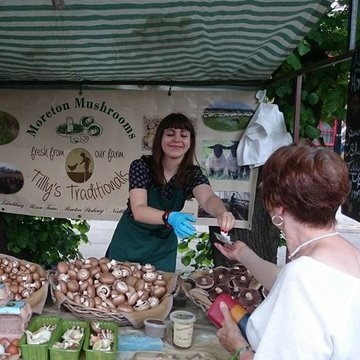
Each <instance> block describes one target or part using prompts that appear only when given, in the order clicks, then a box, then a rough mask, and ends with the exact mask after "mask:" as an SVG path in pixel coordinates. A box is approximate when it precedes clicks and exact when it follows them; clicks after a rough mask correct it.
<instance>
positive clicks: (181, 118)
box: [150, 113, 196, 187]
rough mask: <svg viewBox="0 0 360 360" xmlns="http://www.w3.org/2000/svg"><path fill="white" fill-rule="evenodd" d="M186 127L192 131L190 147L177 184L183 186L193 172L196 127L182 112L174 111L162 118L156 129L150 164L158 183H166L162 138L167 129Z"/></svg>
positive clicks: (183, 160) (183, 161) (182, 162)
mask: <svg viewBox="0 0 360 360" xmlns="http://www.w3.org/2000/svg"><path fill="white" fill-rule="evenodd" d="M169 128H172V129H185V130H188V131H189V132H190V148H189V150H188V151H187V152H186V154H185V155H184V158H183V159H182V161H181V164H180V166H179V169H178V172H177V177H176V182H175V186H176V187H183V186H184V185H185V184H186V183H187V182H188V180H189V176H190V175H191V173H192V169H193V166H194V160H195V161H196V157H195V145H196V144H195V129H194V126H193V123H192V121H191V120H190V119H189V118H188V117H187V116H185V115H184V114H181V113H172V114H169V115H167V116H166V117H165V118H164V119H162V120H161V122H160V124H159V126H158V128H157V129H156V133H155V137H154V141H153V145H152V162H151V164H150V171H151V174H152V176H153V178H154V181H155V182H156V183H158V184H161V185H162V184H164V183H165V178H164V167H163V164H162V158H163V150H162V146H161V140H162V137H163V135H164V131H165V130H166V129H169Z"/></svg>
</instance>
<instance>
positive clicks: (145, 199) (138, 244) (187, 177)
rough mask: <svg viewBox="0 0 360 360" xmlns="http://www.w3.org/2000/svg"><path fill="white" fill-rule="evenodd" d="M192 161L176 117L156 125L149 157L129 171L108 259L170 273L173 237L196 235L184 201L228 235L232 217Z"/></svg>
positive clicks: (187, 130)
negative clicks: (214, 220) (195, 204)
mask: <svg viewBox="0 0 360 360" xmlns="http://www.w3.org/2000/svg"><path fill="white" fill-rule="evenodd" d="M194 161H195V130H194V127H193V124H192V122H191V120H190V119H189V118H187V117H186V116H185V115H183V114H180V113H176V114H175V113H173V114H170V115H168V116H166V117H165V118H164V119H163V120H162V121H161V122H160V124H159V126H158V128H157V130H156V133H155V137H154V141H153V146H152V155H151V156H143V157H141V158H140V159H137V160H135V161H133V162H132V163H131V165H130V170H129V190H130V196H129V201H128V207H127V209H126V211H125V212H124V214H123V216H122V217H121V219H120V221H119V223H118V225H117V228H116V230H115V233H114V235H113V238H112V240H111V243H110V246H109V248H108V251H107V256H108V257H109V258H110V259H115V260H119V261H131V262H138V263H141V264H145V263H150V264H152V265H154V266H155V267H156V268H157V269H160V270H163V271H169V272H174V271H175V267H176V255H177V247H178V242H177V237H180V238H184V237H188V236H191V235H193V234H194V233H195V228H194V226H193V225H192V223H193V222H194V221H195V218H194V217H193V216H192V215H190V214H186V213H182V212H180V211H181V210H182V208H183V206H184V204H185V200H188V199H190V198H192V197H195V198H196V199H197V201H198V202H199V204H200V206H201V207H202V208H203V209H204V210H205V211H206V212H208V213H209V214H210V215H212V216H213V217H216V218H217V219H218V224H219V226H220V228H221V229H222V230H223V231H229V230H231V229H232V227H233V226H234V223H235V219H234V216H233V215H232V214H231V212H228V211H227V210H226V208H225V205H224V203H223V202H222V201H221V199H220V198H219V197H218V196H216V195H215V193H214V192H213V190H212V189H211V187H210V184H209V181H208V179H207V177H206V176H205V175H204V174H203V173H202V171H201V169H200V167H199V166H197V165H194Z"/></svg>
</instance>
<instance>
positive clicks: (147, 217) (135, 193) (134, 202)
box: [130, 189, 164, 225]
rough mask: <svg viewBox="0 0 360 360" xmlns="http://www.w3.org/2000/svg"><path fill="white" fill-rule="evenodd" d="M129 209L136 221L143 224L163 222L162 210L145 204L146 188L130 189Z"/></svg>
mask: <svg viewBox="0 0 360 360" xmlns="http://www.w3.org/2000/svg"><path fill="white" fill-rule="evenodd" d="M130 204H131V211H132V213H133V216H134V219H135V220H136V221H139V222H142V223H145V224H152V225H157V224H163V220H162V216H163V213H164V210H159V209H155V208H153V207H150V206H148V205H147V190H146V189H132V190H130Z"/></svg>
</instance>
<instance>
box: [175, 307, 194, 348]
mask: <svg viewBox="0 0 360 360" xmlns="http://www.w3.org/2000/svg"><path fill="white" fill-rule="evenodd" d="M170 320H171V322H172V342H173V345H174V346H175V347H177V348H180V349H188V348H189V347H191V345H192V341H193V332H194V323H195V321H196V317H195V315H194V314H193V313H191V312H189V311H184V310H177V311H173V312H172V313H171V314H170Z"/></svg>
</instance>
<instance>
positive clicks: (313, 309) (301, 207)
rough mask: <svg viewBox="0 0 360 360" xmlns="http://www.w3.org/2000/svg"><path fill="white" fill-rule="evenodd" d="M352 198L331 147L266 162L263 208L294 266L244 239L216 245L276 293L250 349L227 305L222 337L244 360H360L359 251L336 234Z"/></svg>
mask: <svg viewBox="0 0 360 360" xmlns="http://www.w3.org/2000/svg"><path fill="white" fill-rule="evenodd" d="M348 192H349V178H348V169H347V165H346V163H345V162H344V161H343V160H342V159H341V157H340V156H339V155H338V154H336V153H335V152H334V151H332V150H330V149H326V148H318V147H310V146H305V145H289V146H285V147H282V148H280V149H278V150H277V151H275V152H274V154H273V155H272V156H271V157H270V158H269V159H268V161H267V162H266V163H265V166H264V170H263V183H262V194H263V201H264V205H265V207H266V210H267V211H268V213H269V214H270V216H271V217H272V221H273V223H274V225H276V226H277V227H279V228H280V229H281V230H282V231H283V232H284V234H285V236H286V242H287V249H288V252H289V254H290V255H289V259H290V260H291V262H289V263H287V264H286V265H284V266H283V267H282V268H281V269H280V268H278V267H277V266H276V265H274V264H272V263H269V262H267V261H265V260H262V259H261V258H260V257H258V256H257V255H256V254H255V253H254V252H253V251H252V250H250V248H249V247H248V246H247V245H245V244H244V243H243V242H241V241H236V242H235V243H234V244H233V245H224V246H223V245H220V244H216V245H215V246H216V247H217V248H218V249H219V251H220V252H221V253H222V254H223V255H225V256H226V257H228V258H229V259H231V260H236V261H238V262H241V263H242V264H244V265H245V266H246V267H247V268H248V270H249V271H250V272H251V273H252V274H253V275H254V276H255V277H256V278H257V279H258V280H259V281H260V282H261V283H262V284H263V285H264V286H265V288H266V289H268V290H270V292H269V295H268V296H267V297H266V299H265V300H264V301H263V302H262V303H261V304H260V305H259V306H258V308H257V309H256V310H255V311H254V312H253V313H252V314H251V316H250V318H249V321H248V324H247V327H246V335H247V338H248V340H249V343H248V342H247V341H246V340H245V338H244V337H243V336H242V335H241V334H240V331H239V330H238V328H237V326H236V324H235V323H234V322H233V321H232V319H231V317H230V316H229V312H228V309H227V307H226V305H225V306H224V304H222V311H223V314H224V317H225V326H224V327H223V328H221V329H219V330H218V332H217V336H218V338H219V340H220V342H221V343H222V344H223V346H224V347H225V348H226V349H227V350H228V351H230V352H233V351H235V350H237V349H238V350H240V351H239V352H240V356H239V357H238V359H241V360H243V359H259V360H325V359H326V360H328V359H332V360H335V359H336V360H337V359H342V360H345V359H346V360H357V359H360V341H359V339H358V336H359V334H360V321H359V319H360V251H359V250H358V249H357V248H356V247H354V246H353V245H352V244H351V243H349V242H348V241H347V240H345V239H344V238H343V237H342V236H340V235H339V234H338V232H337V231H336V230H335V225H336V220H335V215H336V211H337V209H338V208H339V206H340V205H341V204H342V203H343V202H344V201H345V199H346V197H347V195H348ZM249 344H250V345H251V348H247V347H246V346H248V345H249Z"/></svg>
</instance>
